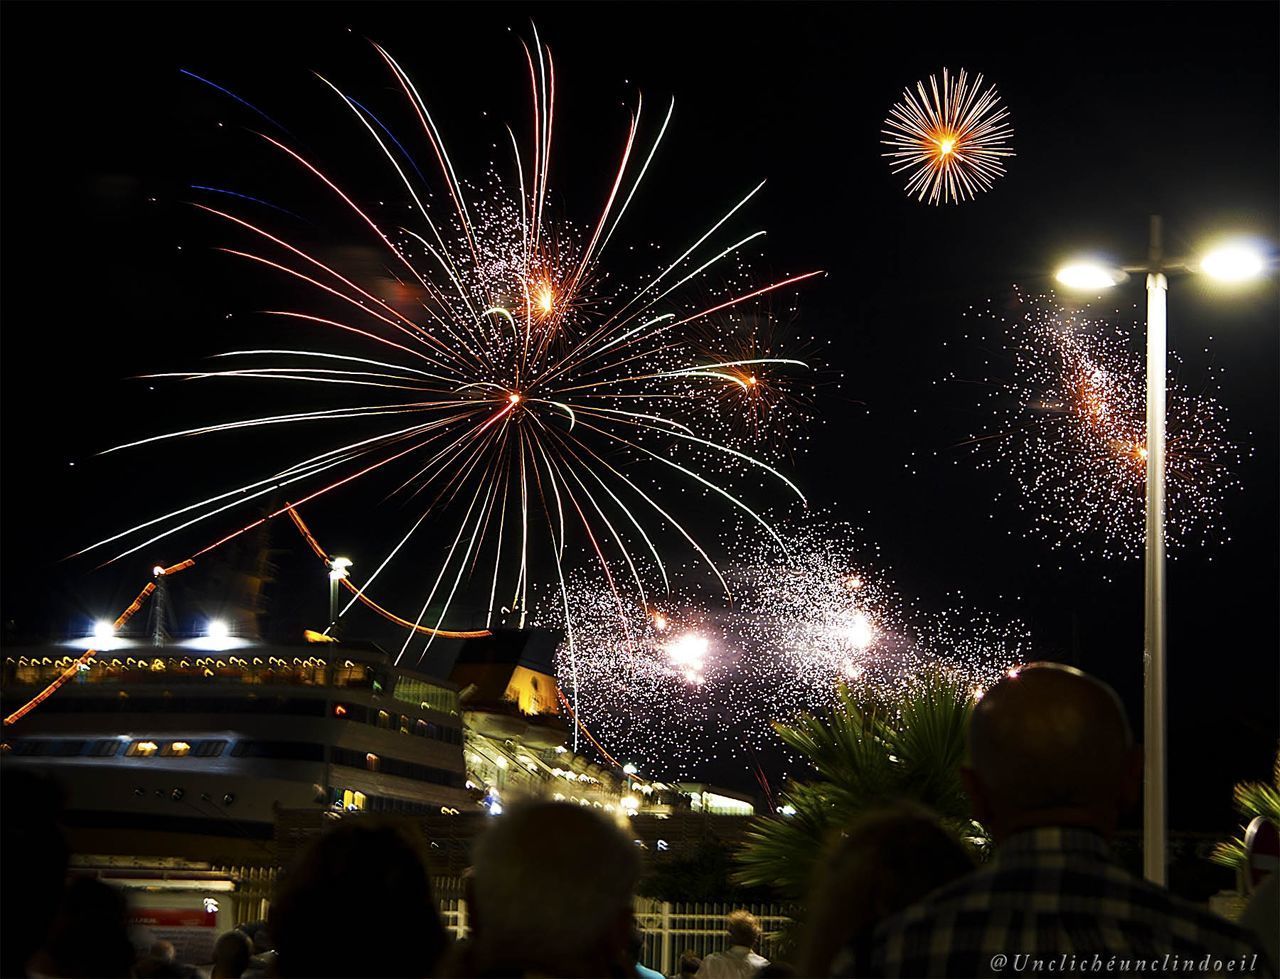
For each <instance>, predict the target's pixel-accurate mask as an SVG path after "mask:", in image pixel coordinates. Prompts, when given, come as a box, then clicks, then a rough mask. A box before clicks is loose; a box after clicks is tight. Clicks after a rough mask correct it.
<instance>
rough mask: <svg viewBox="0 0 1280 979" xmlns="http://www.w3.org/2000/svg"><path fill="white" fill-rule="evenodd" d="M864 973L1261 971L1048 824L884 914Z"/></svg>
mask: <svg viewBox="0 0 1280 979" xmlns="http://www.w3.org/2000/svg"><path fill="white" fill-rule="evenodd" d="M1001 956H1004V957H1005V958H1004V959H1003V960H1001V958H1000V957H1001ZM1206 956H1207V957H1208V960H1209V961H1208V963H1207V965H1206V964H1205V959H1206ZM1108 962H1111V963H1112V964H1111V965H1108ZM854 963H855V959H854V957H853V956H852V955H848V956H845V957H842V960H838V961H837V963H836V968H837V970H838V971H837V974H842V975H852V974H853V971H852V970H853V969H854V968H856V966H855V964H854ZM1188 963H1190V964H1188ZM869 971H870V974H871V975H874V976H939V977H941V976H972V977H977V976H997V975H1000V976H1005V977H1012V976H1027V975H1049V974H1052V975H1055V976H1056V975H1061V974H1064V973H1065V974H1067V975H1072V974H1075V975H1102V976H1105V975H1124V976H1134V975H1184V976H1185V975H1204V974H1206V973H1208V974H1217V973H1224V974H1225V973H1228V972H1229V973H1230V974H1231V975H1254V976H1271V975H1273V973H1272V971H1271V964H1270V963H1269V962H1268V960H1267V957H1266V955H1265V954H1264V953H1261V952H1260V950H1259V948H1258V946H1257V944H1256V943H1255V942H1254V940H1253V939H1252V937H1250V936H1249V935H1248V934H1247V933H1246V932H1244V931H1243V930H1242V929H1240V928H1238V927H1236V926H1235V925H1233V924H1231V923H1230V922H1228V921H1226V920H1225V919H1223V918H1220V917H1218V916H1217V915H1215V914H1212V913H1210V912H1208V911H1205V910H1202V909H1200V908H1197V907H1196V906H1194V905H1192V904H1188V903H1186V902H1185V901H1181V900H1179V899H1178V898H1175V897H1173V896H1172V895H1171V894H1169V892H1168V891H1166V890H1164V889H1163V888H1160V887H1156V886H1154V885H1152V884H1149V883H1147V882H1146V881H1143V880H1139V879H1138V878H1136V877H1134V876H1132V875H1131V874H1129V873H1128V872H1126V871H1125V870H1122V869H1121V868H1120V867H1119V866H1117V865H1116V864H1115V863H1114V862H1113V861H1112V858H1111V853H1110V851H1109V850H1108V848H1107V845H1106V843H1105V842H1103V840H1102V837H1100V836H1098V835H1096V834H1094V833H1091V832H1088V831H1087V830H1080V829H1069V828H1057V827H1044V828H1040V829H1035V830H1031V831H1028V832H1025V833H1019V834H1016V835H1014V836H1012V837H1010V838H1009V839H1008V840H1006V841H1005V842H1004V843H1003V844H1002V845H1000V846H999V847H998V849H997V855H996V858H995V860H994V861H993V862H992V863H991V864H990V865H988V866H986V867H984V868H982V869H981V870H979V871H977V872H976V873H974V874H971V875H969V876H967V877H963V878H961V879H960V880H957V881H954V882H952V883H950V884H946V885H944V886H943V887H941V888H939V889H938V890H936V891H934V892H933V893H932V894H930V895H929V896H928V897H927V898H925V900H924V901H922V902H921V903H919V904H916V905H913V906H912V907H910V908H907V909H906V910H905V911H902V912H900V913H899V914H897V915H895V916H893V917H892V918H889V919H888V920H886V921H884V922H883V923H882V924H881V925H880V927H878V928H877V929H876V931H875V935H874V938H873V939H872V946H871V949H870V959H869Z"/></svg>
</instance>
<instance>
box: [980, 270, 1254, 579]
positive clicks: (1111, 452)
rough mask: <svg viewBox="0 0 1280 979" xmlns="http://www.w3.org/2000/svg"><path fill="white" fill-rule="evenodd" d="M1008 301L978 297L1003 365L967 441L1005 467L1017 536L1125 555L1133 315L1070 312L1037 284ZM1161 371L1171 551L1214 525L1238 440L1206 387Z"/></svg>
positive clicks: (1133, 512)
mask: <svg viewBox="0 0 1280 979" xmlns="http://www.w3.org/2000/svg"><path fill="white" fill-rule="evenodd" d="M1016 308H1017V310H1018V311H1017V312H1016V313H1014V314H1011V315H1009V316H1004V315H1001V314H999V313H997V312H995V311H994V310H993V309H991V308H990V306H988V308H987V309H986V310H984V311H980V312H978V313H977V314H976V315H977V317H978V318H979V319H981V320H985V321H990V322H992V323H993V324H998V326H999V328H1000V329H1001V330H1002V335H1001V336H1000V337H999V342H1000V344H1001V345H1002V346H1003V348H1004V349H1005V350H1006V351H1007V354H1008V359H1009V361H1010V362H1011V363H1010V369H1011V373H1010V375H1009V377H1008V379H1006V380H995V379H988V383H987V385H986V386H985V397H984V399H983V404H982V405H981V408H982V410H983V412H984V414H985V415H986V416H987V417H988V418H989V420H990V421H989V424H988V426H987V428H986V430H985V431H983V432H980V433H977V434H975V435H974V436H973V437H972V438H971V439H970V440H969V442H968V443H967V444H969V445H970V446H971V447H972V449H973V452H974V457H975V459H976V460H977V461H978V465H979V466H982V467H984V468H988V469H1000V470H1008V471H1009V472H1010V473H1011V474H1012V476H1013V479H1014V482H1015V483H1016V485H1017V488H1018V495H1019V500H1020V507H1021V509H1023V510H1024V511H1025V512H1026V513H1027V514H1028V515H1029V516H1030V518H1031V526H1030V527H1029V528H1028V529H1027V530H1026V532H1025V535H1026V536H1034V537H1039V538H1043V539H1044V540H1046V541H1047V542H1048V543H1049V544H1050V545H1051V546H1052V547H1054V548H1057V549H1067V550H1075V551H1077V552H1079V553H1081V554H1082V555H1088V554H1096V555H1098V556H1100V557H1102V558H1103V559H1113V558H1119V559H1127V558H1133V557H1137V556H1138V555H1140V554H1141V553H1142V550H1143V541H1144V535H1145V522H1144V506H1145V487H1146V386H1145V385H1146V380H1145V377H1146V375H1145V365H1144V362H1143V359H1142V356H1141V353H1140V352H1139V351H1138V350H1136V349H1134V347H1133V339H1134V338H1135V337H1140V336H1141V335H1142V334H1141V329H1142V328H1141V325H1140V324H1137V323H1134V322H1125V323H1113V322H1108V321H1106V320H1103V319H1096V318H1090V317H1089V315H1088V314H1087V311H1082V312H1075V311H1073V310H1071V309H1069V308H1067V307H1065V306H1062V305H1061V304H1059V303H1058V302H1057V301H1056V300H1054V299H1053V298H1052V297H1048V296H1024V295H1022V294H1019V296H1018V300H1017V306H1016ZM1176 369H1177V360H1176V358H1175V359H1174V367H1173V371H1171V376H1170V378H1169V380H1168V415H1167V422H1166V427H1167V436H1166V440H1167V456H1166V458H1167V470H1166V477H1165V478H1166V499H1167V502H1166V506H1167V513H1166V520H1165V528H1166V529H1165V533H1166V537H1167V543H1168V545H1169V547H1170V550H1171V551H1172V550H1173V549H1175V548H1178V547H1187V546H1197V547H1198V546H1203V545H1206V544H1210V543H1213V542H1215V541H1217V540H1219V539H1221V538H1222V537H1224V536H1225V535H1224V531H1223V504H1224V499H1225V497H1226V494H1227V493H1228V492H1229V491H1234V490H1236V489H1238V488H1239V480H1238V478H1237V476H1236V472H1237V471H1238V468H1239V465H1240V462H1241V461H1242V458H1243V457H1244V455H1245V452H1244V450H1242V449H1241V448H1240V447H1239V446H1237V445H1234V444H1232V442H1230V441H1229V440H1228V438H1227V420H1228V419H1227V410H1226V408H1225V407H1223V405H1222V404H1221V403H1219V402H1218V401H1216V400H1215V399H1214V398H1213V396H1212V393H1211V391H1210V390H1201V391H1195V390H1192V389H1190V388H1189V387H1188V386H1187V385H1186V384H1184V383H1181V382H1179V381H1178V380H1177V378H1176V376H1173V375H1175V374H1176Z"/></svg>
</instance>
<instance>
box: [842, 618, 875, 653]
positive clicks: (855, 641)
mask: <svg viewBox="0 0 1280 979" xmlns="http://www.w3.org/2000/svg"><path fill="white" fill-rule="evenodd" d="M848 639H849V645H851V646H852V647H853V648H854V649H866V648H867V647H868V646H870V645H871V644H872V643H873V642H875V641H876V627H875V626H874V625H872V624H871V620H870V619H869V618H867V616H866V614H865V613H863V612H859V613H857V614H856V615H855V616H854V617H853V624H852V625H850V626H849V632H848Z"/></svg>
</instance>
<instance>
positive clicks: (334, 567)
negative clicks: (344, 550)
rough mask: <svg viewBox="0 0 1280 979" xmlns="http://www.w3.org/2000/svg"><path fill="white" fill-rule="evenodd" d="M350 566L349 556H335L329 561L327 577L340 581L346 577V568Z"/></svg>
mask: <svg viewBox="0 0 1280 979" xmlns="http://www.w3.org/2000/svg"><path fill="white" fill-rule="evenodd" d="M349 567H351V558H349V557H336V558H333V560H331V561H330V562H329V579H330V580H331V581H341V580H342V579H343V578H345V577H347V569H348V568H349Z"/></svg>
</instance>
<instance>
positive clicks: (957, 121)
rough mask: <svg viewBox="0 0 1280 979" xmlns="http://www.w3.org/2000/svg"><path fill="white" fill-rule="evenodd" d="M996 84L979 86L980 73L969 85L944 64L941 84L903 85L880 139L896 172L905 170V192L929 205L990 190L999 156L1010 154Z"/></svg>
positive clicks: (1000, 169)
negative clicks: (911, 88) (914, 86)
mask: <svg viewBox="0 0 1280 979" xmlns="http://www.w3.org/2000/svg"><path fill="white" fill-rule="evenodd" d="M1008 116H1009V112H1008V110H1007V109H1005V108H1003V107H1002V105H1001V103H1000V96H999V95H997V94H996V87H995V86H994V85H992V86H991V87H990V88H988V89H987V90H986V91H985V92H983V91H982V76H981V75H978V76H977V78H975V79H974V80H973V84H972V85H970V84H969V75H968V72H966V71H965V70H964V69H961V71H960V75H959V77H958V78H957V77H954V76H952V75H951V73H950V72H949V71H948V70H947V69H946V68H944V69H942V85H941V86H939V85H938V77H937V76H936V75H930V76H929V88H928V91H926V90H925V83H924V82H923V81H921V82H917V83H916V91H915V93H912V91H911V90H910V89H909V88H908V89H904V90H903V92H902V101H901V102H899V103H898V104H897V105H895V106H894V107H893V108H892V109H890V110H889V118H888V119H886V120H885V121H884V125H885V128H884V129H883V130H882V132H883V134H884V135H885V136H887V137H889V138H888V139H884V140H881V142H882V143H883V144H884V145H886V146H889V147H892V149H890V150H889V151H888V152H886V153H884V154H883V156H885V157H886V158H887V159H888V160H890V164H889V166H890V169H891V170H892V171H893V172H894V173H895V174H898V173H904V172H905V173H907V185H906V190H907V195H908V196H914V197H915V199H916V200H918V201H923V200H925V199H926V198H927V199H928V202H929V203H930V204H946V203H948V202H951V203H956V204H959V203H960V202H961V201H963V200H971V199H972V198H973V197H975V196H976V195H977V194H978V192H979V191H987V190H990V189H991V186H992V184H993V183H994V182H995V180H996V179H997V178H999V177H1003V176H1004V173H1005V170H1004V164H1003V163H1002V162H1001V161H1002V160H1004V159H1006V158H1008V157H1011V156H1013V155H1014V153H1013V150H1012V149H1011V148H1010V147H1009V146H1008V142H1009V139H1010V138H1011V137H1012V136H1013V127H1012V126H1011V125H1010V124H1009V123H1008V122H1007V121H1006V120H1007V119H1008Z"/></svg>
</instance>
